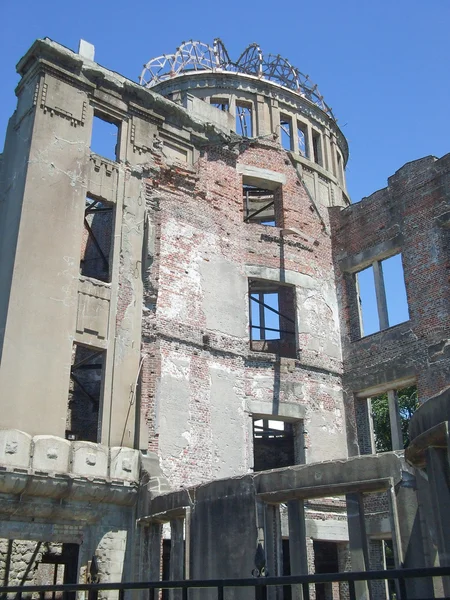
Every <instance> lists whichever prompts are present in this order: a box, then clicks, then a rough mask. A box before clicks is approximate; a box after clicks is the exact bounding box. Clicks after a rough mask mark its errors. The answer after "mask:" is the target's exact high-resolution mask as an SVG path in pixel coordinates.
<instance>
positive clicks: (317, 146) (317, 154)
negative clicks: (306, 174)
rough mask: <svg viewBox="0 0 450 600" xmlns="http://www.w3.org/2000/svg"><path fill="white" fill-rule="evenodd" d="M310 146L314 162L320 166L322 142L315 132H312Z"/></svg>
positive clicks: (318, 134)
mask: <svg viewBox="0 0 450 600" xmlns="http://www.w3.org/2000/svg"><path fill="white" fill-rule="evenodd" d="M312 144H313V158H314V162H315V163H317V164H318V165H322V141H321V137H320V133H318V132H317V131H313V132H312Z"/></svg>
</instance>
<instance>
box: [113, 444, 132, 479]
mask: <svg viewBox="0 0 450 600" xmlns="http://www.w3.org/2000/svg"><path fill="white" fill-rule="evenodd" d="M110 453H111V470H110V477H111V478H112V479H123V480H125V481H137V480H138V479H139V451H138V450H133V449H132V448H123V447H121V446H115V447H113V448H111V450H110Z"/></svg>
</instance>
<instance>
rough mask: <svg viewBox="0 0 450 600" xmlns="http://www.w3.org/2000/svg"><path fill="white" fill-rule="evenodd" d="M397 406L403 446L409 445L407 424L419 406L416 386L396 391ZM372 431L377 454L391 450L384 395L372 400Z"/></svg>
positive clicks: (388, 421) (389, 427)
mask: <svg viewBox="0 0 450 600" xmlns="http://www.w3.org/2000/svg"><path fill="white" fill-rule="evenodd" d="M397 396H398V406H399V411H400V418H401V426H402V433H403V446H404V447H405V448H406V446H407V445H408V443H409V438H408V424H409V420H410V419H411V417H412V415H413V413H414V411H415V410H416V408H417V407H418V406H419V400H418V397H417V388H416V386H415V385H414V386H411V387H408V388H404V389H403V390H397ZM372 416H373V429H374V434H375V447H376V451H377V452H387V451H389V450H392V443H391V423H390V420H389V402H388V396H387V393H386V394H381V395H380V396H375V397H374V398H372Z"/></svg>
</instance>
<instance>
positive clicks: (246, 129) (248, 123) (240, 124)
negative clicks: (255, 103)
mask: <svg viewBox="0 0 450 600" xmlns="http://www.w3.org/2000/svg"><path fill="white" fill-rule="evenodd" d="M252 121H253V120H252V108H251V106H249V105H248V104H241V103H236V133H237V134H238V135H242V136H243V137H252V135H253V122H252Z"/></svg>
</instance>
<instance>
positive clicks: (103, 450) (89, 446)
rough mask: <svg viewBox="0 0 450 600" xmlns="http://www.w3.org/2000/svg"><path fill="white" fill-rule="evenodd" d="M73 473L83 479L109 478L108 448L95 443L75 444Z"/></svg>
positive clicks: (73, 449)
mask: <svg viewBox="0 0 450 600" xmlns="http://www.w3.org/2000/svg"><path fill="white" fill-rule="evenodd" d="M72 452H73V458H72V473H73V474H74V475H81V476H82V477H104V478H106V477H107V476H108V458H109V456H108V455H109V452H108V448H107V447H106V446H102V445H101V444H95V443H93V442H81V441H79V442H73V445H72Z"/></svg>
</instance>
